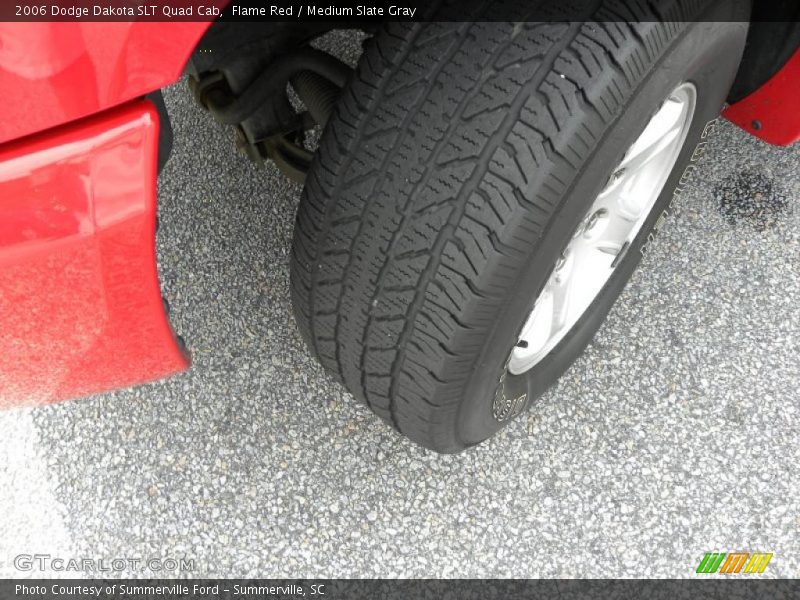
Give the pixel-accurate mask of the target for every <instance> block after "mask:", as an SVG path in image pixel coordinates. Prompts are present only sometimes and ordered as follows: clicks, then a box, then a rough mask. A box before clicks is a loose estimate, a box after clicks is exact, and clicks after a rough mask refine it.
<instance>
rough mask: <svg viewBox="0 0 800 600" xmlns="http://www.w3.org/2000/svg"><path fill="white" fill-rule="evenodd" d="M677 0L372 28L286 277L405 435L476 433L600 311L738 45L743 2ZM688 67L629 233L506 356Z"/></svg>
mask: <svg viewBox="0 0 800 600" xmlns="http://www.w3.org/2000/svg"><path fill="white" fill-rule="evenodd" d="M620 4H621V3H620V2H616V3H615V5H616V6H619V5H620ZM627 4H630V5H637V6H638V5H640V4H641V5H643V4H645V3H637V2H629V3H627ZM685 4H687V2H679V1H677V0H676V2H674V3H671V8H670V10H669V11H667V12H666V13H664V14H663V15H662V16H663V17H665V18H663V19H661V21H664V22H659V21H656V20H655V18H654V17H653V16H652V15H649V21H650V22H641V23H639V24H636V25H628V24H626V23H621V22H586V23H573V24H562V23H521V24H520V23H518V24H516V25H514V24H508V23H486V22H478V23H421V24H420V23H418V24H408V25H400V24H390V25H387V26H386V28H385V29H383V30H382V31H381V32H379V33H378V34H377V35H376V36H375V37H374V38H373V39H372V40H371V41H370V43H369V44H368V45H367V48H366V49H365V52H364V55H363V56H362V58H361V60H360V63H359V65H358V68H357V70H356V73H355V75H354V76H353V78H352V80H351V82H350V84H349V86H348V87H347V89H346V90H345V91H344V93H343V95H342V97H341V98H340V100H339V103H338V105H337V108H336V110H335V112H334V115H333V117H332V119H331V122H330V123H329V124H328V126H327V128H326V130H325V132H324V134H323V137H322V140H321V143H320V148H319V150H318V152H317V154H316V156H315V158H314V162H313V164H312V168H311V172H310V173H309V176H308V179H307V183H306V188H305V190H304V193H303V196H302V198H301V202H300V207H299V212H298V216H297V222H296V229H295V237H294V244H293V255H292V270H291V277H292V296H293V303H294V310H295V315H296V319H297V323H298V327H299V329H300V332H301V334H302V336H303V338H304V339H305V341H306V342H307V344H308V346H309V348H311V350H312V351H313V352H314V353H315V354H316V356H317V357H318V358H319V360H320V361H321V363H322V364H323V365H324V366H325V367H326V368H327V369H328V370H329V371H331V372H332V373H333V374H334V375H335V376H336V377H337V378H338V379H339V380H340V381H341V382H342V383H343V384H344V385H345V387H346V388H347V389H348V390H349V391H350V392H351V393H352V394H353V395H354V396H356V397H357V398H359V399H361V400H363V401H364V402H366V404H367V405H368V406H369V407H370V408H371V409H372V410H373V411H374V412H375V413H376V414H377V415H379V416H380V417H381V418H383V419H384V420H385V421H387V422H388V423H390V424H391V425H392V426H393V427H395V428H396V429H397V430H399V431H400V432H401V433H403V434H405V435H406V436H408V437H409V438H411V439H412V440H413V441H415V442H417V443H419V444H421V445H423V446H425V447H427V448H430V449H433V450H435V451H438V452H443V453H451V452H458V451H461V450H463V449H465V448H467V447H469V446H472V445H474V444H477V443H479V442H481V441H483V440H485V439H487V438H488V437H490V436H491V435H492V434H494V433H495V432H497V431H498V430H499V429H500V428H501V427H503V426H505V425H507V424H508V423H509V422H510V421H511V420H512V418H513V417H515V416H516V415H518V414H520V413H521V412H522V411H523V410H524V409H526V408H527V407H528V406H529V405H530V404H531V402H532V400H533V399H535V398H536V397H538V396H539V395H541V394H542V393H543V392H544V391H545V390H546V389H547V387H548V386H550V385H551V384H552V383H553V382H554V381H555V380H556V379H557V378H558V377H559V376H560V375H561V374H562V373H563V372H564V371H565V370H566V369H567V367H568V366H569V365H570V364H571V363H572V362H573V361H574V360H575V358H576V357H577V356H578V355H579V354H580V353H581V352H582V351H583V349H584V348H585V346H586V345H587V344H588V343H589V341H590V340H591V338H592V336H593V335H594V333H595V332H596V331H597V329H598V328H599V326H600V324H601V322H602V321H603V319H604V317H605V315H606V313H607V312H608V310H609V309H610V307H611V305H612V304H613V302H614V301H615V299H616V298H617V296H618V295H619V294H620V292H621V291H622V289H623V287H624V286H625V284H626V282H627V281H628V279H629V277H630V275H631V273H632V271H633V270H634V268H635V267H636V264H637V263H638V261H639V259H640V257H641V254H642V253H643V251H644V250H643V248H644V245H645V244H646V242H647V239H648V237H649V236H651V235H652V230H653V225H654V223H655V222H656V220H657V219H658V218H659V217H660V216H662V215H663V214H665V212H666V211H667V207H668V204H669V201H670V198H671V197H672V195H673V190H674V188H675V186H676V184H677V182H678V180H679V179H680V176H681V173H682V172H683V170H684V167H685V166H686V164H687V163H688V162H689V160H690V158H691V155H692V151H693V149H694V146H695V144H696V143H697V141H698V140H699V139H700V136H701V134H702V132H703V130H704V127H705V125H706V123H707V122H708V121H709V120H711V119H714V118H715V117H716V116H717V115H718V114H719V111H720V108H721V107H722V105H723V102H724V100H725V97H726V94H727V92H728V90H729V88H730V86H731V83H732V81H733V78H734V75H735V73H736V70H737V66H738V63H739V60H740V57H741V54H742V51H743V47H744V42H745V36H746V32H747V25H746V24H745V23H740V22H735V21H736V19H737V18H741V17H742V15H741V14H738V15H737V14H731V13H730V11H731V10H733V9H732V8H731V5H733V4H737V3H726V2H724V1H723V2H718V3H716V4H714V5H713V6H711V7H708V6H706V7H705V8H702V10H703V11H706V12H703V13H702V14H701V13H697V12H692V10H690V9H688V8H686V7H685V6H684V5H685ZM688 4H696V3H692V2H689V3H688ZM696 10H701V9H696ZM726 11H728V12H726ZM617 14H625V13H617ZM698 15H699V16H698ZM630 16H631V17H636V16H639V17H644V18H642V19H641V20H642V21H647V20H648V15H646V14H644V15H643V14H639V13H635V12H634V13H632V14H631V15H630ZM682 17H683V18H682ZM687 17H688V18H687ZM691 18H696V21H697V22H681V23H676V22H667V21H681V20H682V21H690V19H691ZM701 18H702V22H700V19H701ZM631 20H634V19H633V18H632V19H631ZM711 20H715V21H718V22H708V21H711ZM742 20H743V19H742ZM687 81H688V82H692V83H694V85H695V87H696V105H695V109H694V116H693V117H692V118H691V121H690V126H689V128H688V134H687V135H686V137H685V142H684V143H683V145H682V147H680V148H679V150H680V154H679V155H677V156H678V158H677V161H676V162H675V166H674V168H672V169H671V171H669V173H670V174H669V176H668V178H667V180H666V183H665V185H664V186H663V191H662V192H661V193H660V195H659V194H655V195H654V198H655V197H657V200H655V204H654V205H653V207H652V210H650V212H649V213H648V214H649V217H648V218H647V220H646V221H645V222H644V224H643V226H642V227H641V229H640V230H639V232H638V234H637V235H636V237H635V239H634V240H633V242H632V243H631V245H630V246H631V248H633V249H635V250H636V251H633V250H628V251H627V252H625V253H624V256H621V259H620V260H619V263H618V264H617V265H616V267H615V270H614V272H613V275H612V276H611V277H610V279H609V280H608V281H607V283H606V284H605V285H604V287H603V288H602V291H600V292H599V294H598V295H597V296H596V298H595V300H594V301H593V302H592V304H591V305H590V306H589V308H588V309H587V310H586V311H585V313H583V316H582V317H581V318H580V319H579V320H578V321H577V322H576V323H575V325H574V326H573V327H572V328H571V329H570V330H569V332H568V333H567V334H566V336H565V337H563V339H561V341H560V342H559V343H558V344H557V345H556V346H555V347H554V348H553V349H552V350H551V351H550V352H549V353H548V354H547V355H546V356H545V357H544V358H543V359H542V360H541V361H540V362H538V363H537V364H535V365H534V366H533V367H532V368H530V369H529V370H527V371H525V372H522V373H519V374H511V373H510V372H509V370H508V368H507V365H508V359H509V356H510V353H511V351H512V349H513V348H514V347H515V344H516V343H517V341H518V339H519V336H520V333H521V330H522V327H523V324H524V323H525V322H526V320H527V317H528V315H529V314H530V313H531V311H532V309H533V307H534V305H535V302H536V299H537V298H538V297H539V294H540V292H541V291H542V289H543V286H544V285H545V283H546V282H547V281H548V277H549V276H550V274H551V273H552V271H553V269H554V265H555V264H556V262H557V261H558V258H559V255H560V254H561V252H562V251H563V250H564V248H565V246H566V244H567V243H568V242H569V240H570V239H571V237H572V235H573V232H575V231H576V227H578V225H579V224H580V223H581V222H582V221H581V220H582V219H583V218H584V216H585V215H586V211H587V208H588V207H589V206H590V204H591V203H592V201H593V199H594V198H596V197H597V196H598V194H599V193H600V191H601V190H602V189H603V188H604V186H605V185H606V183H607V181H608V180H609V176H610V175H611V174H612V172H613V171H614V169H615V166H616V165H618V164H619V163H620V161H621V159H622V158H623V157H624V156H625V152H626V150H627V149H628V148H629V147H630V146H631V144H632V143H633V142H634V140H636V139H637V137H638V136H639V135H640V134H641V133H642V131H643V130H644V129H645V126H646V125H647V124H648V121H649V119H650V117H651V116H652V115H653V114H654V112H655V111H656V109H657V108H658V107H659V105H660V104H661V103H662V102H663V101H664V100H665V98H667V96H668V94H669V93H670V90H672V89H673V88H674V87H675V86H676V85H679V84H680V83H681V82H687ZM665 176H666V173H665ZM639 249H641V251H639Z"/></svg>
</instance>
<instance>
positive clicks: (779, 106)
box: [722, 50, 800, 146]
mask: <svg viewBox="0 0 800 600" xmlns="http://www.w3.org/2000/svg"><path fill="white" fill-rule="evenodd" d="M722 114H723V116H724V117H725V118H726V119H728V120H730V121H732V122H734V123H736V124H737V125H738V126H739V127H741V128H742V129H744V130H745V131H747V132H749V133H752V134H753V135H755V136H757V137H760V138H761V139H762V140H764V141H765V142H769V143H770V144H775V145H778V146H788V145H789V144H793V143H794V142H796V141H797V140H800V50H797V51H796V52H795V53H794V55H793V56H792V57H791V58H790V59H789V61H788V62H787V63H786V64H785V65H784V66H783V67H782V68H781V70H780V71H778V72H777V73H776V74H775V75H773V76H772V77H771V78H770V80H769V81H767V83H765V84H764V85H763V86H761V87H760V88H759V89H757V90H756V91H755V92H753V93H752V94H750V95H749V96H747V97H746V98H744V99H742V100H740V101H739V102H737V103H736V104H734V105H732V106H729V107H728V108H727V109H726V110H725V112H723V113H722Z"/></svg>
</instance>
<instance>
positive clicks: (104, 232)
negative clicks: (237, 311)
mask: <svg viewBox="0 0 800 600" xmlns="http://www.w3.org/2000/svg"><path fill="white" fill-rule="evenodd" d="M157 144H158V115H157V113H156V111H155V108H154V107H153V105H152V104H150V103H149V102H147V101H144V100H140V101H136V102H133V103H130V104H128V105H126V106H125V107H122V108H119V109H116V110H112V111H110V112H107V113H104V114H102V115H98V116H95V117H92V118H89V119H86V120H83V121H81V122H78V123H75V124H71V125H67V126H64V127H62V128H60V129H58V130H57V131H54V132H51V133H46V134H40V135H37V136H33V137H31V138H27V139H25V140H23V141H19V142H11V143H9V144H6V145H5V146H3V147H2V148H0V214H2V218H1V219H0V407H8V406H13V405H17V404H30V403H43V402H50V401H53V400H58V399H62V398H70V397H75V396H83V395H87V394H90V393H94V392H99V391H103V390H108V389H112V388H117V387H122V386H127V385H131V384H135V383H140V382H142V381H147V380H151V379H155V378H158V377H162V376H166V375H169V374H171V373H174V372H176V371H179V370H182V369H184V368H186V367H187V366H188V361H187V358H186V357H185V356H184V354H183V352H182V351H181V350H180V348H179V346H178V345H177V344H176V341H175V338H174V336H173V333H172V330H171V329H170V326H169V323H168V322H167V319H166V316H165V315H164V311H163V307H162V302H161V294H160V290H159V284H158V277H157V273H156V260H155V243H154V240H155V211H156V168H157V166H156V165H157V148H158V145H157Z"/></svg>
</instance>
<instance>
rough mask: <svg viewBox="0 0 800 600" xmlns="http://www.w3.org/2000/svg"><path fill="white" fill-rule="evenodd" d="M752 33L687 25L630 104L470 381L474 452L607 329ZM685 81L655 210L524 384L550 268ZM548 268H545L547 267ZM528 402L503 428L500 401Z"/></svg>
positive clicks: (465, 423)
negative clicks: (521, 344)
mask: <svg viewBox="0 0 800 600" xmlns="http://www.w3.org/2000/svg"><path fill="white" fill-rule="evenodd" d="M746 31H747V24H746V23H705V22H699V23H689V24H687V25H686V29H685V30H684V31H683V32H682V33H680V34H679V35H678V38H677V39H676V40H675V41H674V42H673V43H672V47H671V48H670V49H669V50H668V51H667V52H666V53H665V55H664V56H662V58H661V59H660V61H659V63H658V64H657V65H656V66H654V67H653V68H651V70H650V71H649V74H648V75H647V77H646V78H645V79H644V80H643V82H642V83H640V84H639V86H638V88H637V89H636V91H635V92H634V93H633V94H632V95H631V97H630V99H629V101H628V103H627V105H626V106H625V107H623V109H622V110H621V111H620V113H619V114H620V116H618V117H617V119H616V121H615V122H614V123H613V124H612V125H610V126H609V127H608V128H607V130H606V133H605V135H604V136H603V138H602V139H601V141H600V143H599V144H598V145H597V147H596V148H595V150H594V152H593V154H592V156H591V157H590V158H589V159H587V161H586V162H585V164H584V166H583V168H582V169H581V171H580V172H579V173H578V174H577V176H576V177H575V179H574V180H573V183H572V186H571V188H570V190H569V191H568V192H567V194H566V195H565V196H564V198H563V200H562V202H561V207H560V209H559V210H558V212H557V213H556V215H555V216H554V217H553V219H552V221H551V223H550V224H549V226H548V228H547V230H546V231H545V233H544V235H543V236H542V238H541V239H540V241H539V242H538V243H537V244H536V245H535V246H534V248H532V252H531V254H530V257H529V260H528V261H526V265H529V266H528V267H527V268H526V269H525V270H524V271H523V272H521V273H519V279H518V281H517V285H516V286H515V289H513V290H512V291H511V293H510V297H509V301H508V303H507V305H506V307H505V310H504V311H503V315H505V316H504V317H503V318H501V319H499V320H498V322H497V324H496V326H495V328H494V330H493V331H492V333H491V335H490V336H489V338H488V339H487V342H486V344H485V345H484V349H483V351H482V353H481V358H480V359H479V361H478V362H477V365H476V369H475V370H474V372H473V375H472V377H471V378H470V380H469V381H468V382H467V384H466V386H465V388H464V389H465V390H467V392H466V393H465V395H464V400H463V402H462V404H461V407H460V411H459V418H458V423H457V427H458V432H457V433H458V437H459V439H460V440H461V442H462V443H463V444H464V445H466V446H469V445H473V444H476V443H479V442H480V441H482V440H484V439H486V438H488V437H490V436H491V435H492V434H494V433H495V432H497V431H498V430H499V429H501V428H502V427H503V426H505V425H506V424H508V423H509V422H510V421H511V420H513V417H515V416H517V415H519V414H521V413H522V412H523V411H524V410H525V409H526V408H527V407H528V406H529V405H530V403H531V402H532V401H533V400H534V399H536V398H537V397H539V396H540V395H541V394H542V393H544V391H545V390H547V388H548V387H550V386H551V385H552V384H553V383H554V382H555V380H556V379H558V377H560V375H561V374H562V373H563V372H564V371H566V369H567V368H568V367H569V366H570V365H571V364H572V362H573V361H574V360H575V359H576V358H577V357H578V356H579V355H580V353H581V352H582V351H583V350H584V348H585V347H586V345H587V344H588V343H589V342H590V340H591V338H592V336H593V335H594V334H595V332H596V331H597V330H598V329H599V327H600V325H601V324H602V322H603V320H604V318H605V316H606V314H607V313H608V311H609V310H610V309H611V306H612V305H613V303H614V301H615V300H616V298H617V297H618V296H619V294H620V293H621V292H622V290H623V288H624V287H625V284H626V283H627V281H628V279H629V278H630V276H631V274H632V272H633V271H634V269H635V268H636V266H637V264H638V262H639V260H640V259H641V257H642V254H643V252H644V246H645V245H646V244H647V243H648V240H652V235H654V233H655V232H654V225H655V224H656V223H657V222H660V220H663V218H664V217H666V216H668V215H669V212H670V210H669V208H670V203H671V201H672V199H673V197H674V195H675V189H676V187H677V186H678V184H679V182H680V181H681V177H682V176H683V173H684V170H685V168H686V166H687V165H688V164H689V163H690V161H691V158H692V155H693V153H694V151H695V148H696V145H697V142H698V141H699V140H700V139H701V136H702V135H703V132H704V130H705V128H706V125H707V123H708V122H709V121H711V120H713V119H715V118H716V117H717V116H718V114H719V111H720V108H721V107H722V105H723V103H724V101H725V97H726V94H727V92H728V89H729V88H730V85H731V83H732V81H733V77H734V75H735V74H736V70H737V66H738V64H739V59H740V56H741V52H742V49H743V40H744V36H745V34H746ZM684 81H690V82H692V83H694V85H695V86H696V88H697V104H696V108H695V113H694V117H693V120H692V124H691V127H690V129H689V132H688V134H687V136H686V141H685V143H684V145H683V147H682V149H681V151H680V154H679V156H678V159H677V161H676V163H675V166H674V168H673V170H672V172H671V173H670V175H669V177H668V179H667V182H666V183H665V185H664V187H663V189H662V192H661V194H660V196H659V198H658V199H657V201H656V203H655V204H654V206H653V209H652V211H651V213H650V215H649V217H648V218H647V220H646V221H645V223H644V225H643V226H642V228H641V230H640V231H639V233H638V234H637V236H636V238H635V239H634V242H633V243H632V244H631V247H630V249H629V250H628V252H627V253H626V255H625V256H624V258H623V259H622V260H621V261H620V264H619V266H618V267H617V269H616V271H615V272H614V273H613V274H612V276H611V278H610V279H609V281H608V282H607V283H606V285H605V287H604V288H603V290H602V291H601V293H600V294H599V295H598V297H597V298H596V299H595V301H594V302H593V303H592V305H591V306H590V307H589V309H587V311H586V312H585V313H584V315H583V316H582V317H581V319H580V320H579V321H578V322H577V323H576V324H575V326H574V327H573V328H572V330H571V331H570V332H569V333H568V334H567V335H566V336H565V338H564V339H563V340H562V341H561V342H560V343H559V344H558V345H557V346H556V347H555V348H554V349H553V351H551V352H550V353H549V354H548V355H547V356H546V357H545V358H544V359H543V360H542V361H541V362H539V363H538V364H536V365H535V366H534V367H533V368H532V369H530V370H529V371H527V372H526V373H523V374H520V375H511V374H510V373H508V372H507V370H506V362H507V358H508V356H509V354H510V352H511V349H512V348H513V346H514V344H515V343H516V340H517V339H518V338H519V334H520V331H521V329H522V326H523V324H524V323H525V321H526V319H527V316H528V314H529V313H530V311H531V310H532V308H533V303H534V301H535V299H536V298H537V297H538V294H539V291H540V290H541V289H542V288H543V287H544V284H545V282H546V281H547V278H548V277H549V275H550V272H551V270H552V265H554V264H555V261H556V259H557V257H558V256H559V254H560V253H561V252H562V250H563V248H564V246H565V245H566V243H567V242H568V240H569V238H570V236H571V234H572V232H573V231H574V230H575V228H576V227H577V225H578V223H579V222H580V220H581V219H582V218H583V217H584V215H585V213H586V211H587V210H588V208H589V206H590V205H591V202H592V201H593V200H594V198H596V197H597V195H598V194H599V192H600V191H601V189H602V188H603V186H604V185H605V183H606V181H607V179H608V176H609V174H610V173H611V172H612V170H613V169H614V168H615V167H616V166H617V165H618V164H619V162H620V161H621V159H622V156H623V155H624V153H625V151H626V150H627V149H628V148H629V147H630V145H631V144H632V143H633V142H634V141H635V140H636V139H637V137H638V136H639V135H640V134H641V132H642V131H643V130H644V128H645V126H646V124H647V122H648V121H649V119H650V117H651V116H652V115H653V114H654V113H655V111H656V110H657V108H658V107H659V106H660V104H661V102H662V101H664V100H665V99H666V98H667V96H668V94H669V93H670V92H671V91H672V90H673V89H675V88H676V87H677V86H678V85H680V84H681V83H683V82H684ZM543 265H546V266H543ZM501 396H505V397H506V398H508V399H509V400H512V399H520V400H519V401H518V402H517V403H516V404H514V405H513V407H512V408H511V410H510V413H509V416H508V418H507V419H504V420H503V421H498V420H497V419H495V417H494V415H493V403H494V402H495V399H496V398H500V397H501Z"/></svg>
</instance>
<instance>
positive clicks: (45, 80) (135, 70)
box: [0, 22, 210, 143]
mask: <svg viewBox="0 0 800 600" xmlns="http://www.w3.org/2000/svg"><path fill="white" fill-rule="evenodd" d="M209 25H210V23H209V22H176V23H148V22H115V23H97V22H85V23H84V22H71V23H0V90H3V114H2V118H0V143H2V142H5V141H8V140H13V139H16V138H19V137H22V136H24V135H29V134H31V133H34V132H37V131H43V130H45V129H49V128H50V127H54V126H56V125H61V124H63V123H68V122H70V121H73V120H75V119H79V118H81V117H85V116H88V115H92V114H95V113H97V112H99V111H101V110H105V109H107V108H110V107H112V106H117V105H118V104H122V103H124V102H127V101H129V100H133V99H135V98H138V97H140V96H144V95H145V94H148V93H149V92H152V91H153V90H157V89H159V88H162V87H164V86H165V85H169V84H170V83H173V82H174V81H176V80H177V79H178V77H180V74H181V71H182V70H183V68H184V66H185V65H186V61H187V60H188V58H189V56H190V54H191V53H192V51H193V50H194V47H195V45H196V44H197V42H198V40H199V39H200V37H201V36H202V35H203V33H204V32H205V30H206V29H207V28H208V27H209Z"/></svg>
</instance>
